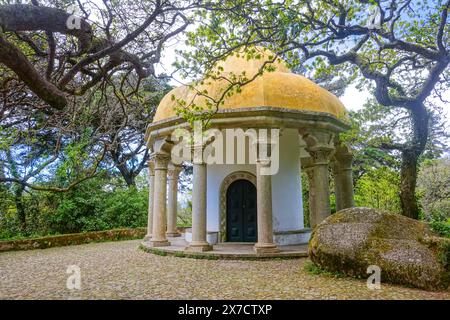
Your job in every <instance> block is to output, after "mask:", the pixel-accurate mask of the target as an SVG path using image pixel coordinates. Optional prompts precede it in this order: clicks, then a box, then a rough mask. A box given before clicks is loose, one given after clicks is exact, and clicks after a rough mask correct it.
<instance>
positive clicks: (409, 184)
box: [400, 149, 419, 219]
mask: <svg viewBox="0 0 450 320" xmlns="http://www.w3.org/2000/svg"><path fill="white" fill-rule="evenodd" d="M417 164H418V157H417V156H416V154H415V152H414V151H413V150H411V149H407V150H404V151H403V152H402V165H401V171H400V203H401V206H402V213H403V215H404V216H407V217H409V218H412V219H418V218H419V206H418V204H417V198H416V180H417Z"/></svg>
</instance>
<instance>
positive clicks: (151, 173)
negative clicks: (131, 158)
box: [144, 160, 155, 241]
mask: <svg viewBox="0 0 450 320" xmlns="http://www.w3.org/2000/svg"><path fill="white" fill-rule="evenodd" d="M154 190H155V164H154V162H153V161H152V160H149V161H148V215H147V235H146V236H145V238H144V240H145V241H148V240H150V239H151V238H152V232H153V205H154V202H155V200H154Z"/></svg>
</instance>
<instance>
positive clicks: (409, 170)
mask: <svg viewBox="0 0 450 320" xmlns="http://www.w3.org/2000/svg"><path fill="white" fill-rule="evenodd" d="M409 110H410V112H411V118H412V131H413V132H412V142H411V144H410V145H409V146H406V147H405V148H404V149H403V150H402V164H401V169H400V203H401V207H402V213H403V215H404V216H407V217H409V218H413V219H418V218H419V205H418V203H417V197H416V182H417V168H418V165H419V158H420V156H421V155H422V153H423V152H424V150H425V146H426V144H427V141H428V135H429V132H428V131H429V114H428V111H427V109H426V108H425V105H424V104H423V103H416V104H413V105H411V106H409Z"/></svg>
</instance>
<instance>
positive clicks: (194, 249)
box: [185, 242, 213, 252]
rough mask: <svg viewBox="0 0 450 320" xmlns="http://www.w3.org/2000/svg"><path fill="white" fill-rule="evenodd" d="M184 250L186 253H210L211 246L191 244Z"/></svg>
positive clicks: (207, 244) (205, 243) (199, 243)
mask: <svg viewBox="0 0 450 320" xmlns="http://www.w3.org/2000/svg"><path fill="white" fill-rule="evenodd" d="M185 250H186V251H188V252H205V251H212V250H213V246H212V245H210V244H209V243H208V242H191V243H190V244H189V246H188V247H186V249H185Z"/></svg>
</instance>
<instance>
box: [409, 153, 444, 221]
mask: <svg viewBox="0 0 450 320" xmlns="http://www.w3.org/2000/svg"><path fill="white" fill-rule="evenodd" d="M417 191H418V195H419V197H420V203H421V205H422V209H423V215H424V219H425V220H427V221H429V222H432V221H436V222H441V223H442V224H443V225H444V226H445V223H446V221H448V220H449V219H450V159H439V160H427V161H424V163H423V164H422V166H421V168H420V172H419V176H418V179H417ZM436 226H437V224H436Z"/></svg>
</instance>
